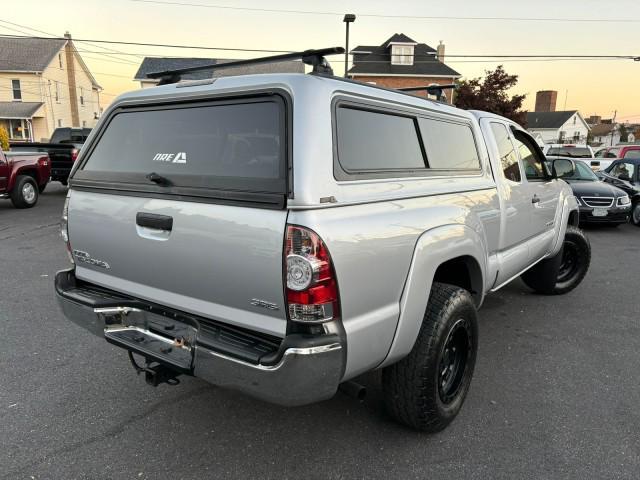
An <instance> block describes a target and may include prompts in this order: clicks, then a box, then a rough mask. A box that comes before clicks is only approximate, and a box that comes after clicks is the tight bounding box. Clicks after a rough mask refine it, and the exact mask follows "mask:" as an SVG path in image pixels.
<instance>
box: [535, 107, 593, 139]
mask: <svg viewBox="0 0 640 480" xmlns="http://www.w3.org/2000/svg"><path fill="white" fill-rule="evenodd" d="M527 130H528V131H529V132H530V133H531V134H532V135H533V136H534V137H535V136H538V135H539V137H540V138H541V139H542V141H543V142H544V143H572V144H576V145H586V143H587V136H588V134H589V131H590V130H591V127H589V125H588V124H587V122H586V121H585V119H584V118H582V115H580V112H578V111H577V110H567V111H560V112H553V111H552V112H528V113H527Z"/></svg>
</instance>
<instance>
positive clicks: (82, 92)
mask: <svg viewBox="0 0 640 480" xmlns="http://www.w3.org/2000/svg"><path fill="white" fill-rule="evenodd" d="M80 105H82V106H83V107H84V89H83V88H82V87H80Z"/></svg>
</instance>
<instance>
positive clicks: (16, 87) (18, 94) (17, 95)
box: [11, 80, 22, 101]
mask: <svg viewBox="0 0 640 480" xmlns="http://www.w3.org/2000/svg"><path fill="white" fill-rule="evenodd" d="M11 89H12V90H13V99H14V100H17V101H21V100H22V90H21V89H20V80H11Z"/></svg>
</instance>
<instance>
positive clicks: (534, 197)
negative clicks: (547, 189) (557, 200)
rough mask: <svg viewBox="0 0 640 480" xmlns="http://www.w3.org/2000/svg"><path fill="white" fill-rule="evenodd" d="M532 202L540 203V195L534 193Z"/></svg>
mask: <svg viewBox="0 0 640 480" xmlns="http://www.w3.org/2000/svg"><path fill="white" fill-rule="evenodd" d="M531 203H533V204H534V205H535V204H536V203H540V197H538V195H534V196H533V198H532V199H531Z"/></svg>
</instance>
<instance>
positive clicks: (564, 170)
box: [551, 158, 576, 178]
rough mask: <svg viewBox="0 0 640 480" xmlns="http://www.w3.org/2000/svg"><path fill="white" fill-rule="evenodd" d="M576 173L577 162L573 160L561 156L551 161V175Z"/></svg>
mask: <svg viewBox="0 0 640 480" xmlns="http://www.w3.org/2000/svg"><path fill="white" fill-rule="evenodd" d="M575 173H576V164H575V163H573V160H569V159H566V158H559V159H557V160H554V161H553V162H551V175H552V177H553V178H563V177H573V175H574V174H575Z"/></svg>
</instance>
